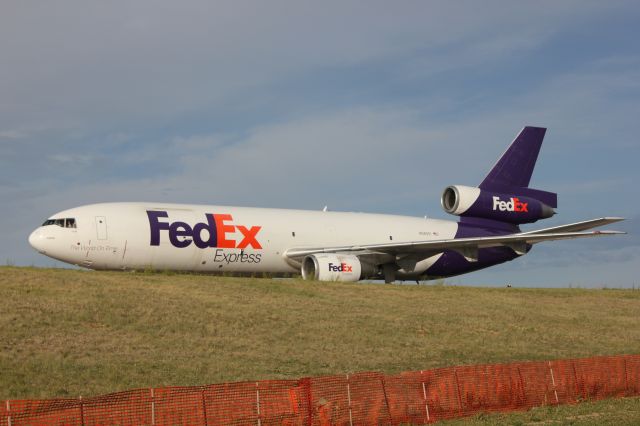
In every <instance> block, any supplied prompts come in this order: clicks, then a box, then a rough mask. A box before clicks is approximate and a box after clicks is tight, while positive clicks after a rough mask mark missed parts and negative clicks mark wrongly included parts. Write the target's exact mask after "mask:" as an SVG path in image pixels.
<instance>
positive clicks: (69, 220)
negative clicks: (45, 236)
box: [42, 218, 76, 228]
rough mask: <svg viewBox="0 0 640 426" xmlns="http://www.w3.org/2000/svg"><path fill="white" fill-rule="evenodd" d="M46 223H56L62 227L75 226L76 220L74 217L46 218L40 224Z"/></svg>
mask: <svg viewBox="0 0 640 426" xmlns="http://www.w3.org/2000/svg"><path fill="white" fill-rule="evenodd" d="M47 225H58V226H61V227H63V228H75V227H76V220H75V219H74V218H65V219H47V220H45V221H44V223H43V224H42V226H47Z"/></svg>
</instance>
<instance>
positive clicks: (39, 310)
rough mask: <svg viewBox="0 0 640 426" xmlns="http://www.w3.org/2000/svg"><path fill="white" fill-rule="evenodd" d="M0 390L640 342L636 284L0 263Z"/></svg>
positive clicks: (12, 392) (348, 367)
mask: <svg viewBox="0 0 640 426" xmlns="http://www.w3.org/2000/svg"><path fill="white" fill-rule="evenodd" d="M0 292H1V295H2V298H1V299H0V306H1V308H0V400H2V399H17V398H51V397H69V396H73V397H76V396H78V395H83V396H90V395H97V394H103V393H108V392H113V391H117V390H123V389H130V388H138V387H149V386H167V385H195V384H207V383H216V382H224V381H239V380H249V379H250V380H258V379H275V378H298V377H302V376H314V375H329V374H336V373H344V372H356V371H366V370H377V371H383V372H387V373H395V372H399V371H404V370H419V369H429V368H433V367H440V366H450V365H459V364H475V363H485V362H508V361H514V360H540V359H554V358H568V357H584V356H590V355H605V354H622V353H640V327H639V326H638V318H640V291H634V290H584V289H516V288H469V287H452V286H446V285H444V286H443V285H436V286H415V285H412V286H399V285H377V284H340V283H321V282H303V281H299V280H271V279H248V278H224V277H211V276H199V275H179V274H176V275H171V274H148V273H117V272H83V271H73V270H56V269H34V268H14V267H2V268H0Z"/></svg>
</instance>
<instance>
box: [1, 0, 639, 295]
mask: <svg viewBox="0 0 640 426" xmlns="http://www.w3.org/2000/svg"><path fill="white" fill-rule="evenodd" d="M638 22H640V4H639V3H638V2H637V1H615V0H614V1H607V2H602V1H571V0H568V1H562V2H557V1H537V2H512V1H486V2H475V1H456V2H452V1H398V2H388V1H375V0H374V1H349V0H341V1H331V0H329V1H324V2H306V1H279V0H273V1H269V2H263V1H215V2H212V1H197V0H189V1H181V2H175V1H164V0H153V1H152V0H136V1H130V0H127V1H119V0H115V1H109V2H98V1H86V0H82V1H67V0H61V1H57V2H32V1H22V0H15V1H14V0H9V1H7V2H4V3H3V7H2V14H0V212H1V213H2V219H3V220H2V221H1V223H0V232H1V235H2V241H3V244H2V245H1V246H0V263H4V264H11V265H34V266H43V267H48V266H57V267H62V266H64V265H63V264H61V263H59V262H55V261H54V260H52V259H49V258H47V257H45V256H42V255H40V254H38V253H36V252H35V251H34V250H33V249H32V248H31V247H30V246H29V244H28V242H27V237H28V235H29V233H30V232H31V231H32V230H33V229H34V228H36V227H37V226H38V225H40V224H41V223H42V222H43V221H44V220H45V219H46V218H47V217H49V216H50V215H52V214H54V213H55V212H57V211H60V210H64V209H67V208H70V207H75V206H79V205H84V204H90V203H94V202H107V201H166V202H169V201H170V202H184V203H197V204H217V205H240V206H257V207H283V208H302V209H311V210H316V209H317V210H319V209H322V208H323V207H324V206H325V205H327V206H329V209H330V210H334V211H364V212H375V213H393V214H400V215H411V216H424V215H427V216H429V217H433V218H440V219H450V220H456V219H457V218H456V217H454V216H449V215H447V214H446V213H445V212H443V211H442V208H441V206H440V195H441V193H442V190H443V189H444V188H445V187H446V186H448V185H452V184H463V185H470V186H474V185H477V184H479V182H480V181H481V180H482V178H483V177H484V175H485V174H486V173H487V171H488V170H489V168H490V167H491V166H492V165H493V164H494V163H495V161H496V159H497V158H498V157H499V155H500V154H501V153H502V152H503V151H504V149H505V148H506V147H507V145H508V144H509V143H510V142H511V141H512V140H513V138H514V137H515V135H516V134H517V133H518V132H519V131H520V129H521V128H522V127H523V126H525V125H533V126H542V127H547V128H548V131H547V135H546V137H545V142H544V144H543V146H542V150H541V153H540V156H539V159H538V164H537V167H536V169H535V171H534V175H533V179H532V182H531V186H532V187H535V188H538V189H543V190H549V191H554V192H558V194H559V206H558V214H557V215H556V216H555V217H553V218H552V219H549V220H546V221H544V222H538V223H537V224H534V225H529V226H527V227H525V228H526V229H534V228H536V227H546V226H553V225H559V224H563V223H570V222H574V221H579V220H585V219H589V218H593V217H602V216H623V217H625V218H627V220H626V221H625V222H622V223H621V224H616V225H612V226H609V227H608V229H617V230H623V231H626V232H628V235H625V236H616V237H608V238H598V239H583V240H576V241H562V242H552V243H542V244H539V245H536V246H535V247H534V249H533V251H532V252H531V253H530V254H529V255H527V256H525V257H524V258H520V259H518V260H515V261H513V262H509V263H507V264H504V265H500V266H496V267H493V268H489V269H487V270H484V271H481V272H476V273H473V274H468V275H465V276H462V277H456V278H452V279H450V280H448V281H447V282H449V283H452V284H460V285H503V284H504V283H511V284H513V285H518V286H559V287H567V286H573V287H631V286H635V287H640V278H638V277H639V276H640V274H639V273H640V251H639V248H640V237H638V235H639V234H640V232H639V231H640V225H639V222H640V198H639V197H638V195H639V194H638V187H637V185H636V182H638V181H640V169H639V168H638V167H637V163H638V159H639V158H640V140H639V139H638V129H639V118H640V45H639V44H638V40H640V26H638V25H637V23H638Z"/></svg>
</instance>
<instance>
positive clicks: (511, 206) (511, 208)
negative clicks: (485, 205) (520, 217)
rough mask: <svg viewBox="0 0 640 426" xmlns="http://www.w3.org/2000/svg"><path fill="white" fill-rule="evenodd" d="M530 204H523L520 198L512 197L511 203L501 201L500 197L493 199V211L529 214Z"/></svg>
mask: <svg viewBox="0 0 640 426" xmlns="http://www.w3.org/2000/svg"><path fill="white" fill-rule="evenodd" d="M528 206H529V203H523V202H521V201H520V200H519V199H518V198H514V197H511V199H510V200H509V201H501V200H500V197H495V196H494V197H493V210H500V211H501V212H517V213H525V212H526V213H528V212H529V210H528Z"/></svg>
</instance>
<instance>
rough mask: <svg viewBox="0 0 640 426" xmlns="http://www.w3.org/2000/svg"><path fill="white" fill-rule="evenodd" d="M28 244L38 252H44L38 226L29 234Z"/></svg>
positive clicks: (42, 238) (42, 237) (42, 239)
mask: <svg viewBox="0 0 640 426" xmlns="http://www.w3.org/2000/svg"><path fill="white" fill-rule="evenodd" d="M29 244H31V247H33V248H34V249H36V250H37V251H39V252H40V253H44V252H45V251H44V235H42V230H41V229H40V228H38V229H36V230H35V231H33V232H32V233H31V235H29Z"/></svg>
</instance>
